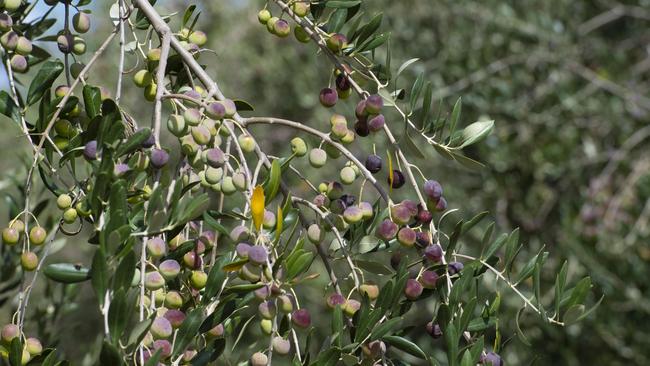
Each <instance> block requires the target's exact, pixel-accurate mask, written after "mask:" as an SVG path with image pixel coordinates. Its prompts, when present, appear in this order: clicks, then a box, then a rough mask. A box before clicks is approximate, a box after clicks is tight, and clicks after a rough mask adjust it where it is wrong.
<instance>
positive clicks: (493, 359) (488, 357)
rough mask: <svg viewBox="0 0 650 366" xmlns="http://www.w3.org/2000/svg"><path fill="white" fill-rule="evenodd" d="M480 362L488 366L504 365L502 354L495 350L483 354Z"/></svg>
mask: <svg viewBox="0 0 650 366" xmlns="http://www.w3.org/2000/svg"><path fill="white" fill-rule="evenodd" d="M480 363H481V364H483V365H486V366H490V365H491V366H503V360H502V359H501V356H499V355H498V354H496V353H494V352H488V353H486V354H485V355H481V360H480Z"/></svg>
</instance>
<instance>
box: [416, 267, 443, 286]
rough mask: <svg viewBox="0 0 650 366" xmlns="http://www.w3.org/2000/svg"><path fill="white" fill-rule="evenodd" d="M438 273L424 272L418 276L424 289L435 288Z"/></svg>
mask: <svg viewBox="0 0 650 366" xmlns="http://www.w3.org/2000/svg"><path fill="white" fill-rule="evenodd" d="M438 277H439V276H438V273H436V272H435V271H424V272H422V275H420V283H421V284H422V286H423V287H424V288H428V289H433V288H436V282H438Z"/></svg>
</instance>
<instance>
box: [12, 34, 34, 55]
mask: <svg viewBox="0 0 650 366" xmlns="http://www.w3.org/2000/svg"><path fill="white" fill-rule="evenodd" d="M16 53H18V54H19V55H23V56H25V55H29V54H30V53H32V41H30V40H29V39H27V38H26V37H23V36H20V37H18V42H17V43H16Z"/></svg>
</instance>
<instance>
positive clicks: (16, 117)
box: [0, 90, 20, 126]
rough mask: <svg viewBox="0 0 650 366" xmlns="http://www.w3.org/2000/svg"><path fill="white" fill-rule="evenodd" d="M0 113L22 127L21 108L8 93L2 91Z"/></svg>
mask: <svg viewBox="0 0 650 366" xmlns="http://www.w3.org/2000/svg"><path fill="white" fill-rule="evenodd" d="M0 113H2V114H4V115H5V116H7V117H9V118H11V120H12V121H14V122H16V123H17V124H18V125H19V126H20V108H19V107H18V106H17V105H16V103H14V100H13V99H12V98H11V96H10V95H9V94H7V92H6V91H4V90H1V91H0Z"/></svg>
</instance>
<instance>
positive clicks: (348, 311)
mask: <svg viewBox="0 0 650 366" xmlns="http://www.w3.org/2000/svg"><path fill="white" fill-rule="evenodd" d="M359 309H361V303H360V302H359V301H357V300H355V299H349V300H346V301H345V304H343V307H342V309H341V310H343V313H344V314H345V315H347V316H349V317H350V318H351V317H353V316H354V314H355V313H356V312H357V311H358V310H359Z"/></svg>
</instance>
